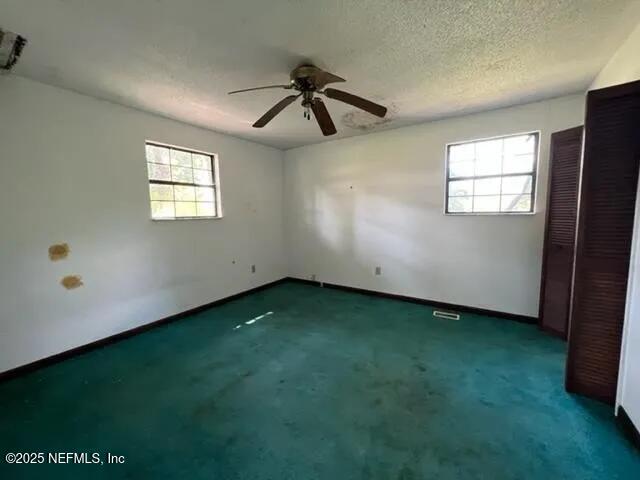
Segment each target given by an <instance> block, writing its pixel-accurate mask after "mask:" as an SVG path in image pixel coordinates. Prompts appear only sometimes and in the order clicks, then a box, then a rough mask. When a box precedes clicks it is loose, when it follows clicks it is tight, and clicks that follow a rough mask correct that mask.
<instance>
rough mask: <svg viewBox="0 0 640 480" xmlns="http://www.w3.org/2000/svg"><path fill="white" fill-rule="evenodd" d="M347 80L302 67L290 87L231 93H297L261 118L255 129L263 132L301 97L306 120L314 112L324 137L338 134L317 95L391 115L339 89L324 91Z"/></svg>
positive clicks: (260, 88)
mask: <svg viewBox="0 0 640 480" xmlns="http://www.w3.org/2000/svg"><path fill="white" fill-rule="evenodd" d="M345 81H346V80H345V79H344V78H341V77H338V76H337V75H334V74H333V73H329V72H325V71H324V70H322V69H321V68H318V67H316V66H314V65H300V66H299V67H296V68H294V69H293V70H292V71H291V74H290V81H289V83H288V84H287V85H267V86H264V87H255V88H245V89H243V90H234V91H233V92H229V95H231V94H234V93H241V92H252V91H254V90H265V89H268V88H283V89H285V90H296V91H298V92H300V93H297V94H295V95H289V96H288V97H285V98H283V99H282V100H280V101H279V102H278V103H276V104H275V105H274V106H273V107H271V109H270V110H269V111H267V113H265V114H264V115H263V116H262V117H260V118H259V119H258V120H257V121H256V122H255V123H254V124H253V126H254V127H255V128H262V127H264V126H265V125H266V124H267V123H269V122H270V121H271V120H273V118H274V117H275V116H276V115H278V114H279V113H280V112H281V111H282V110H284V109H285V108H286V107H287V106H289V105H290V104H291V103H293V102H294V101H295V100H296V99H298V98H299V97H302V106H303V107H304V113H303V115H304V118H306V119H307V120H310V119H311V113H310V112H309V111H310V110H311V111H312V112H313V115H314V116H315V117H316V121H317V122H318V125H319V126H320V130H322V134H323V135H325V136H327V135H333V134H334V133H336V127H335V125H334V124H333V120H331V116H330V115H329V111H328V110H327V107H326V106H325V105H324V102H323V101H322V100H321V99H320V98H318V97H314V95H317V94H320V95H324V96H325V97H327V98H331V99H333V100H338V101H340V102H344V103H348V104H349V105H353V106H354V107H357V108H360V109H361V110H364V111H365V112H369V113H371V114H373V115H376V116H378V117H381V118H382V117H384V116H385V115H386V114H387V109H386V107H383V106H382V105H378V104H377V103H373V102H372V101H370V100H367V99H365V98H362V97H358V96H357V95H353V94H351V93H348V92H344V91H342V90H337V89H335V88H324V87H325V86H326V85H328V84H329V83H337V82H345Z"/></svg>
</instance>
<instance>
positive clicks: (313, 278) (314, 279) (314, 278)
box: [311, 273, 316, 282]
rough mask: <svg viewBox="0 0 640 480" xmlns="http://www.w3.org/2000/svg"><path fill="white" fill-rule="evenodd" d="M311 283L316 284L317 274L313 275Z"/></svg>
mask: <svg viewBox="0 0 640 480" xmlns="http://www.w3.org/2000/svg"><path fill="white" fill-rule="evenodd" d="M311 281H312V282H315V281H316V274H315V273H314V274H313V275H311Z"/></svg>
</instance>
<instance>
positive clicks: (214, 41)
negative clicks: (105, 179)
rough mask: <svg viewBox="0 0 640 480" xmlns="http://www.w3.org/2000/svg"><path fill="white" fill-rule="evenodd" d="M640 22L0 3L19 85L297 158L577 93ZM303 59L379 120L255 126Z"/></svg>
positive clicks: (541, 3)
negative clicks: (391, 131)
mask: <svg viewBox="0 0 640 480" xmlns="http://www.w3.org/2000/svg"><path fill="white" fill-rule="evenodd" d="M639 18H640V1H638V0H492V1H481V0H476V1H471V0H422V1H421V0H403V1H401V0H353V1H348V0H254V1H250V0H217V1H212V0H182V1H178V0H108V1H104V0H91V1H89V0H0V27H2V28H5V29H8V30H12V31H15V32H17V33H20V34H22V35H24V36H26V37H27V38H28V39H29V44H28V46H27V48H26V49H25V52H24V55H23V58H22V59H21V61H20V63H19V64H18V66H17V68H16V73H17V74H19V75H23V76H26V77H29V78H32V79H35V80H39V81H42V82H45V83H49V84H52V85H57V86H60V87H64V88H68V89H71V90H75V91H78V92H81V93H85V94H88V95H92V96H95V97H98V98H102V99H106V100H111V101H114V102H117V103H120V104H124V105H128V106H132V107H136V108H139V109H142V110H146V111H149V112H154V113H158V114H161V115H163V116H166V117H170V118H174V119H177V120H181V121H184V122H186V123H190V124H194V125H198V126H202V127H206V128H210V129H212V130H216V131H221V132H226V133H230V134H232V135H236V136H239V137H243V138H247V139H251V140H255V141H257V142H260V143H264V144H268V145H272V146H276V147H279V148H291V147H295V146H299V145H305V144H310V143H316V142H319V141H323V140H325V139H327V138H328V139H334V138H339V137H347V136H352V135H358V134H361V133H363V132H368V131H372V130H373V129H378V130H380V129H385V128H394V127H398V126H400V125H407V124H412V123H418V122H422V121H425V120H429V119H434V118H440V117H444V116H451V115H456V114H460V113H463V112H471V111H479V110H485V109H489V108H496V107H500V106H505V105H512V104H518V103H525V102H527V101H532V100H538V99H543V98H549V97H554V96H559V95H563V94H567V93H574V92H578V91H584V90H585V89H586V87H587V86H588V85H589V84H590V82H591V80H592V79H593V78H594V77H595V75H596V74H597V73H598V71H599V70H600V69H601V67H602V66H604V64H605V63H606V61H607V60H608V59H609V58H610V56H611V55H612V53H613V52H614V51H615V49H616V48H617V47H618V46H619V45H620V43H622V41H623V40H624V38H625V37H626V35H627V34H628V33H629V32H630V31H631V29H632V27H633V26H634V25H635V24H637V22H638V20H639ZM303 61H306V62H312V63H314V64H316V65H318V66H319V67H322V68H325V69H327V70H329V71H331V72H333V73H335V74H337V75H340V76H342V77H345V78H346V79H347V83H344V84H339V85H338V84H337V85H336V87H337V88H341V89H344V90H347V91H350V92H352V93H355V94H358V95H361V96H364V97H368V98H370V99H372V100H374V101H377V102H379V103H382V104H384V105H386V106H388V107H389V110H390V115H389V118H388V119H387V121H386V123H382V124H379V123H376V122H377V121H379V120H378V119H376V117H373V116H371V115H369V114H366V113H362V112H360V111H356V110H355V109H353V108H352V107H349V106H347V105H343V104H340V103H339V102H336V101H333V100H326V103H327V105H328V108H329V111H330V112H331V115H332V116H333V118H334V121H335V123H336V126H337V128H338V134H337V135H334V136H332V137H322V135H321V133H320V131H319V128H318V126H317V125H316V124H315V122H314V121H310V122H309V121H306V120H304V119H303V117H302V108H301V107H300V106H299V105H298V104H293V105H291V106H289V107H288V108H287V109H286V110H285V111H284V112H283V113H281V114H280V115H279V116H278V117H276V118H275V120H273V121H272V122H271V123H270V124H269V125H267V126H266V127H265V128H263V129H261V130H259V129H253V128H252V127H251V124H252V123H253V122H254V121H255V120H256V119H257V118H258V117H260V116H261V115H262V114H263V113H264V112H265V111H266V110H268V109H269V108H270V107H271V106H272V105H273V104H275V103H276V102H277V101H278V100H280V99H281V98H283V97H284V96H286V95H288V94H289V93H290V92H288V91H285V90H282V91H280V90H266V91H261V92H253V93H246V94H240V95H233V96H228V95H227V94H226V92H227V91H229V90H233V89H239V88H245V87H252V86H259V85H264V84H273V83H286V82H287V80H288V72H289V71H290V70H291V69H292V68H293V67H295V66H296V65H298V64H299V63H301V62H303Z"/></svg>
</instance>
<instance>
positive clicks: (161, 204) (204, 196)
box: [146, 143, 219, 219]
mask: <svg viewBox="0 0 640 480" xmlns="http://www.w3.org/2000/svg"><path fill="white" fill-rule="evenodd" d="M146 152H147V165H148V167H147V168H148V172H149V196H150V201H151V218H153V219H177V218H215V217H218V216H219V214H218V202H217V187H216V184H215V181H214V179H215V175H214V160H213V157H212V156H211V155H206V154H203V153H198V152H191V151H189V150H185V149H179V148H172V147H167V146H162V145H156V144H152V143H147V144H146Z"/></svg>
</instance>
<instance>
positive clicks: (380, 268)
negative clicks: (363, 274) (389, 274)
mask: <svg viewBox="0 0 640 480" xmlns="http://www.w3.org/2000/svg"><path fill="white" fill-rule="evenodd" d="M376 275H382V267H376Z"/></svg>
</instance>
